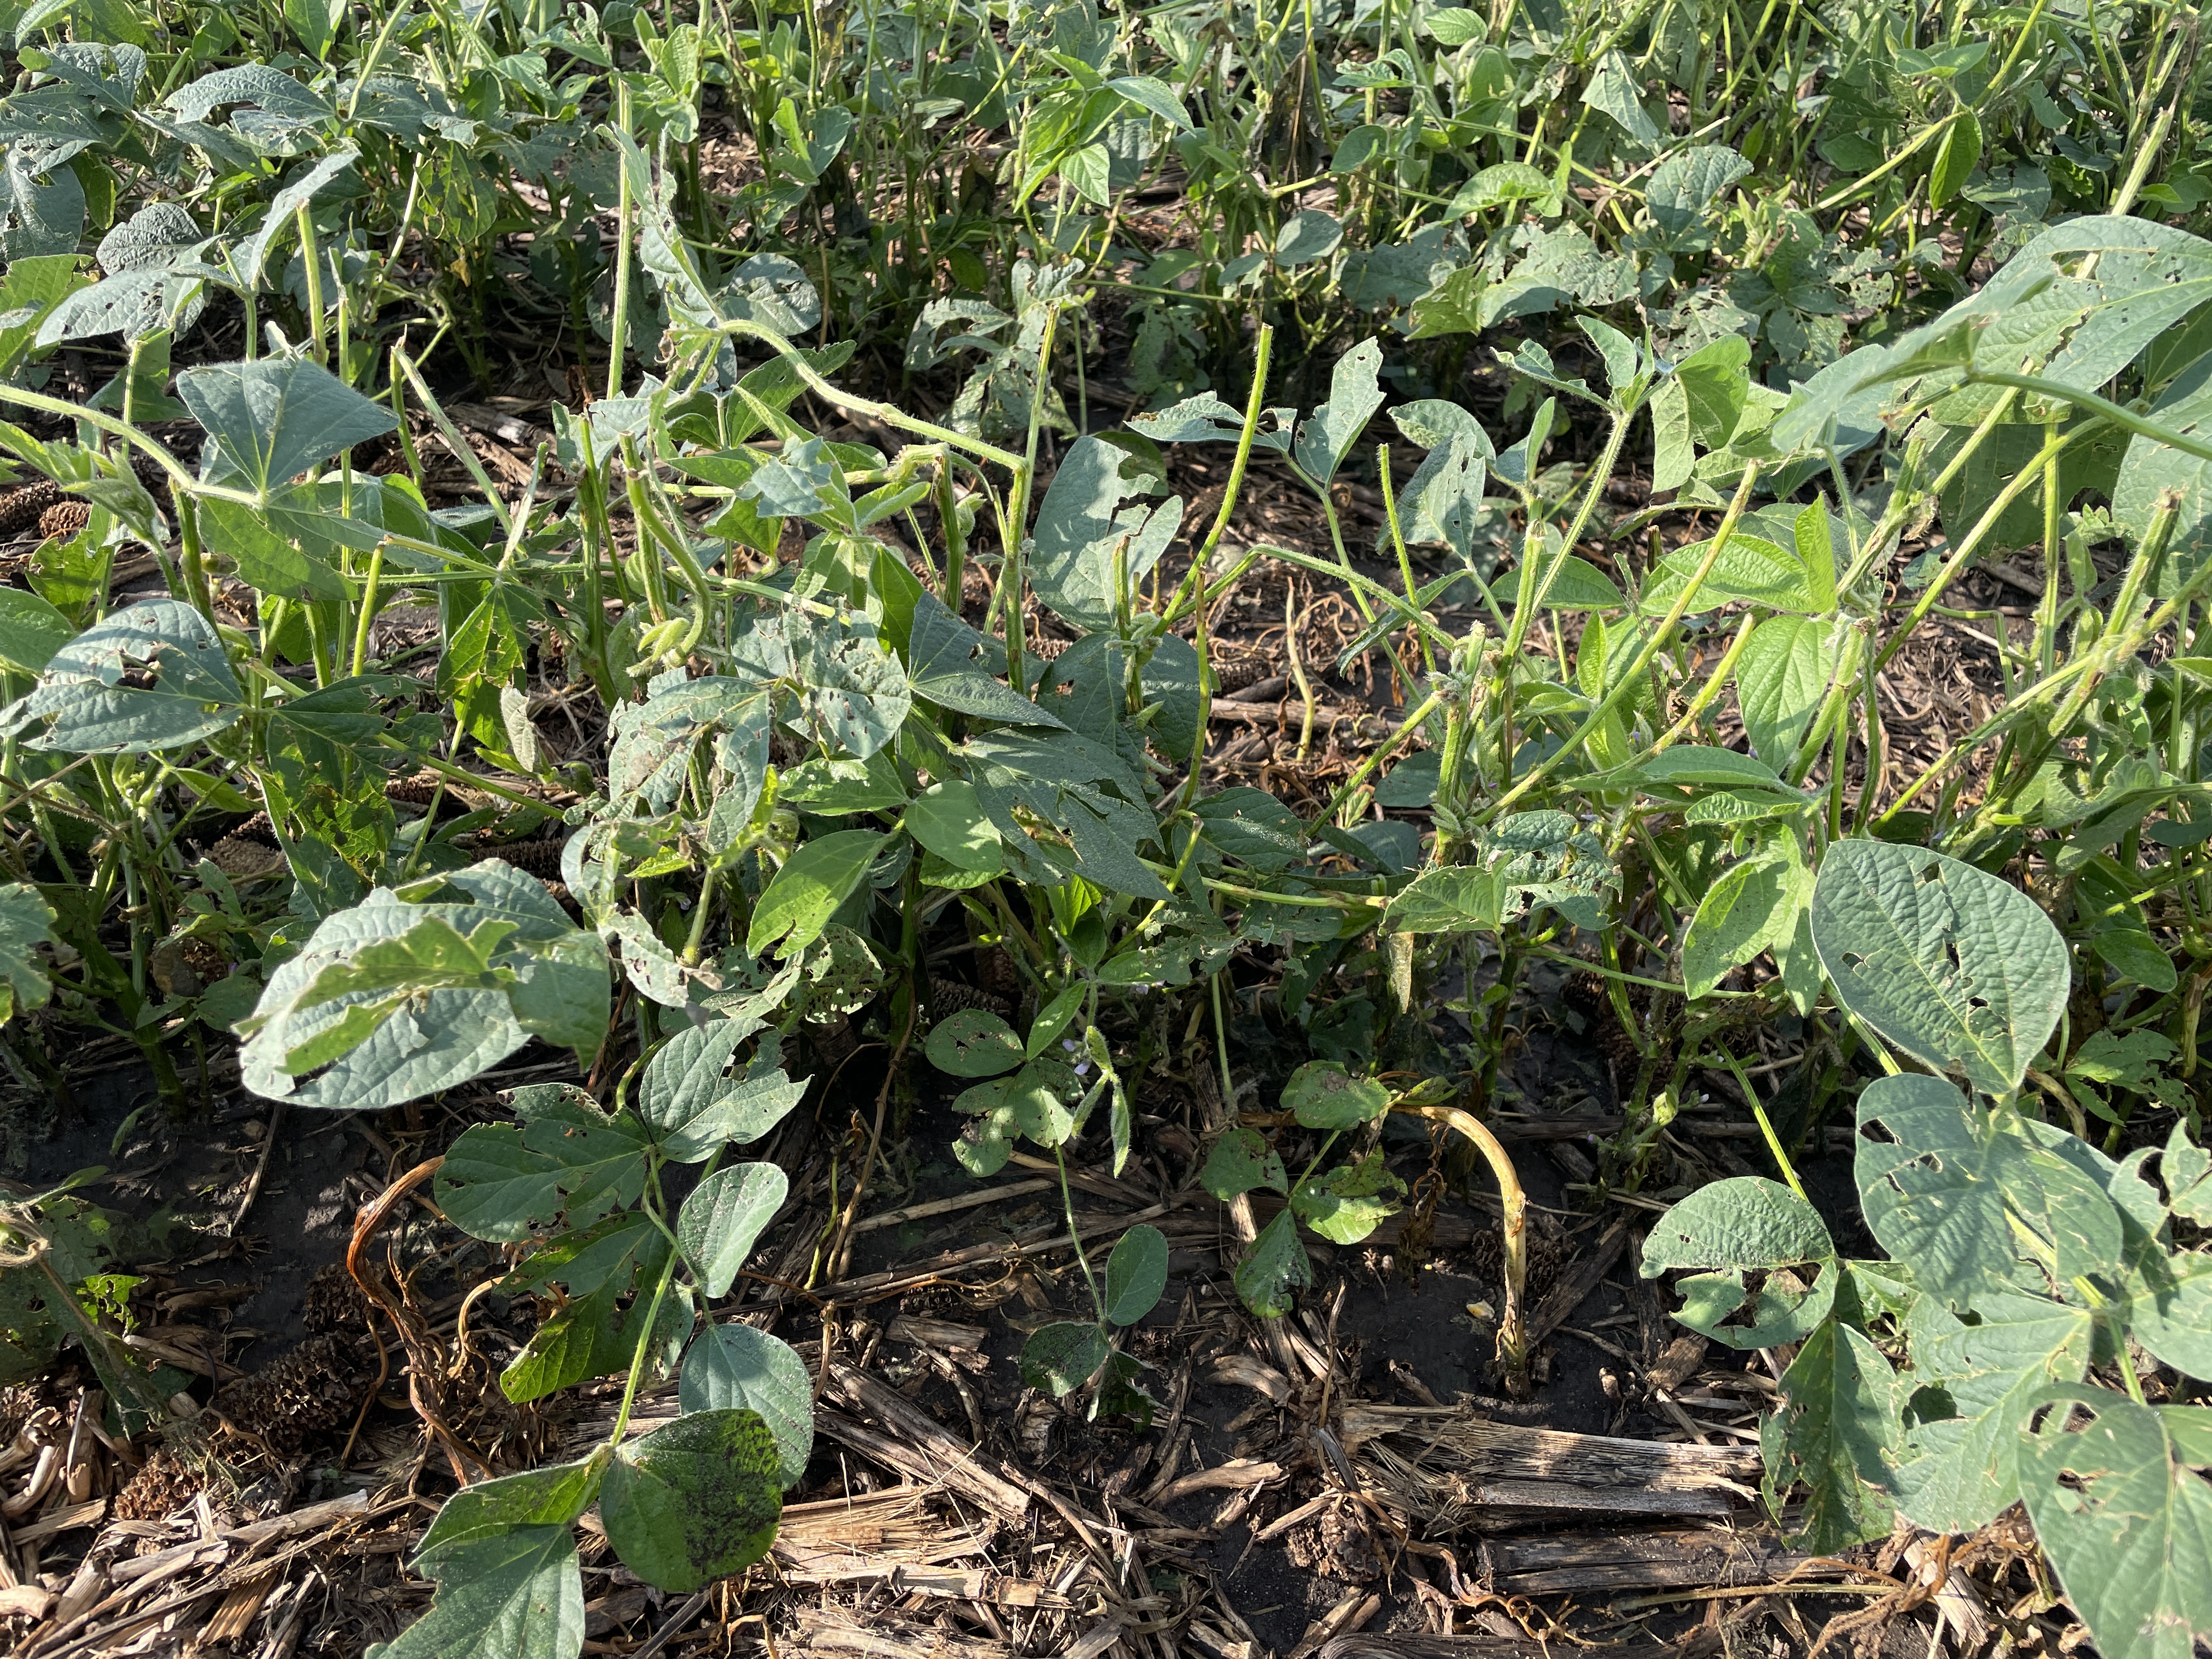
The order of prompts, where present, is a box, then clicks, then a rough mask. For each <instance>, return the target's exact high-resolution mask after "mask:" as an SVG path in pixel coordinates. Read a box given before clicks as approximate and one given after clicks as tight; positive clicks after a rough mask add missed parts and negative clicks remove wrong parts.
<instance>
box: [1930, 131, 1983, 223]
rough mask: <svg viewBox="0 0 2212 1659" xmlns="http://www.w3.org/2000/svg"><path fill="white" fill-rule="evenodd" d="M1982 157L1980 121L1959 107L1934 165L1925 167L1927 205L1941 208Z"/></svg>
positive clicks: (1958, 188)
mask: <svg viewBox="0 0 2212 1659" xmlns="http://www.w3.org/2000/svg"><path fill="white" fill-rule="evenodd" d="M1981 159H1982V124H1981V123H1980V122H1979V121H1978V120H1976V119H1975V118H1974V112H1973V111H1972V110H1961V111H1960V112H1959V114H1958V116H1957V118H1955V119H1954V120H1953V121H1952V123H1951V127H1950V131H1948V132H1946V133H1945V134H1944V135H1943V142H1942V144H1941V145H1939V146H1938V147H1937V149H1936V164H1935V165H1934V166H1933V167H1929V169H1928V205H1929V206H1930V207H1934V208H1940V207H1942V206H1943V205H1945V204H1947V203H1948V202H1949V201H1950V199H1951V198H1952V197H1954V196H1956V195H1957V194H1958V193H1959V191H1960V189H1961V188H1962V187H1963V186H1964V185H1965V184H1966V179H1967V177H1968V176H1969V175H1970V174H1971V173H1972V172H1973V170H1974V168H1975V167H1977V166H1978V164H1979V163H1980V161H1981Z"/></svg>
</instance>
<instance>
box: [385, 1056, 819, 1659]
mask: <svg viewBox="0 0 2212 1659" xmlns="http://www.w3.org/2000/svg"><path fill="white" fill-rule="evenodd" d="M761 1030H762V1023H761V1021H760V1020H759V1019H757V1018H751V1017H747V1018H725V1019H715V1020H711V1021H709V1022H708V1023H707V1024H703V1025H699V1026H695V1027H690V1028H688V1029H686V1030H682V1031H679V1032H678V1034H677V1035H676V1036H673V1037H671V1038H670V1039H669V1040H668V1041H667V1042H665V1043H664V1044H663V1045H662V1046H661V1047H660V1048H659V1049H658V1050H657V1051H655V1052H654V1054H653V1056H652V1058H651V1059H650V1060H647V1063H646V1066H645V1068H644V1071H643V1073H641V1076H640V1078H639V1080H638V1093H637V1102H636V1104H635V1107H631V1106H617V1109H616V1110H615V1111H613V1112H612V1113H608V1112H604V1111H602V1110H601V1109H599V1106H598V1104H597V1103H595V1102H594V1101H593V1100H592V1098H591V1097H590V1096H588V1095H586V1093H585V1092H584V1091H582V1090H580V1089H576V1088H574V1087H571V1086H568V1085H560V1084H549V1085H539V1086H537V1087H532V1088H527V1089H522V1090H518V1091H516V1092H515V1094H514V1096H513V1102H512V1104H513V1110H514V1115H515V1119H516V1121H515V1122H513V1123H512V1124H478V1125H477V1126H476V1127H473V1128H471V1129H469V1130H467V1131H466V1132H465V1133H463V1134H462V1136H461V1137H460V1139H458V1140H457V1141H455V1142H454V1143H453V1148H452V1150H451V1151H450V1152H447V1155H446V1158H445V1160H444V1162H443V1163H442V1164H441V1166H440V1168H439V1170H438V1173H437V1177H436V1188H435V1191H436V1194H437V1198H438V1202H439V1204H440V1206H441V1207H442V1208H443V1209H444V1211H445V1212H446V1214H447V1218H449V1219H451V1220H452V1221H453V1223H454V1225H457V1226H459V1227H460V1228H461V1229H462V1230H463V1231H465V1232H467V1233H469V1234H471V1235H472V1236H473V1237H477V1238H481V1239H484V1240H487V1241H489V1242H491V1243H498V1244H503V1245H511V1246H521V1247H525V1248H526V1250H527V1252H528V1253H527V1254H526V1255H523V1256H522V1258H521V1260H520V1262H519V1263H518V1264H517V1265H516V1267H514V1268H513V1271H512V1272H511V1273H509V1274H508V1275H507V1277H506V1278H505V1279H501V1280H500V1281H498V1284H499V1285H500V1288H501V1289H502V1290H503V1291H507V1292H509V1293H511V1294H520V1293H522V1292H525V1291H529V1292H534V1293H536V1294H538V1295H539V1296H541V1297H545V1298H547V1299H548V1300H549V1301H550V1302H552V1303H554V1304H556V1309H557V1310H556V1311H555V1312H554V1313H553V1314H552V1315H551V1316H550V1317H548V1318H547V1319H546V1320H545V1322H544V1323H543V1324H542V1325H540V1326H539V1327H538V1331H537V1333H536V1334H535V1335H533V1336H532V1339H531V1340H530V1342H529V1343H528V1345H527V1346H526V1347H525V1348H524V1349H523V1351H522V1352H520V1353H519V1354H517V1355H516V1356H515V1357H514V1358H513V1360H512V1361H510V1362H509V1364H507V1369H506V1370H504V1371H503V1372H502V1373H501V1376H500V1386H501V1389H502V1390H503V1391H504V1392H505V1394H506V1395H507V1398H508V1399H510V1400H513V1401H518V1402H519V1401H528V1400H538V1399H542V1398H543V1397H544V1396H545V1395H549V1394H552V1393H554V1392H556V1390H559V1389H565V1388H568V1387H570V1386H572V1385H573V1384H574V1383H580V1382H584V1381H586V1380H587V1379H589V1378H591V1377H594V1376H610V1375H623V1374H625V1373H626V1374H627V1376H628V1386H627V1388H626V1389H625V1392H624V1394H623V1404H622V1409H621V1413H620V1416H619V1417H618V1419H617V1422H616V1425H615V1427H614V1430H613V1431H612V1433H611V1435H610V1436H609V1437H608V1440H607V1443H605V1444H604V1445H602V1446H600V1447H599V1448H598V1449H595V1450H593V1451H592V1452H591V1453H590V1454H589V1455H586V1456H585V1457H583V1458H580V1459H578V1460H576V1461H574V1462H567V1463H561V1464H555V1465H550V1466H547V1467H544V1468H535V1469H531V1470H528V1471H526V1472H525V1473H522V1474H511V1475H505V1476H501V1477H500V1478H498V1479H496V1480H485V1481H481V1482H478V1483H477V1484H475V1485H471V1486H464V1487H463V1488H462V1489H461V1490H460V1491H459V1492H456V1493H454V1495H453V1497H452V1498H448V1499H447V1501H446V1504H445V1505H444V1507H443V1508H441V1510H439V1512H438V1516H437V1518H436V1519H435V1521H434V1522H432V1523H431V1525H430V1528H429V1530H428V1532H427V1533H426V1534H424V1536H423V1539H422V1543H421V1544H420V1545H419V1546H418V1547H417V1548H416V1553H415V1556H414V1559H413V1561H412V1563H411V1565H412V1566H413V1567H414V1570H415V1571H417V1572H420V1573H422V1574H423V1575H425V1576H426V1577H430V1578H434V1579H435V1580H437V1581H438V1584H439V1589H438V1593H437V1595H436V1598H435V1600H434V1601H433V1602H432V1603H431V1607H430V1610H429V1612H428V1613H425V1614H424V1615H423V1616H422V1619H421V1620H418V1621H417V1622H416V1623H415V1624H413V1625H411V1626H409V1627H408V1629H407V1630H406V1631H405V1632H404V1633H403V1634H402V1635H401V1636H400V1637H399V1638H398V1639H397V1640H396V1641H393V1642H391V1643H388V1644H385V1645H384V1646H382V1647H381V1648H378V1649H374V1650H372V1651H373V1652H375V1653H379V1654H382V1655H386V1656H390V1659H411V1656H417V1655H422V1656H428V1655H435V1656H440V1659H451V1656H457V1655H481V1656H483V1659H493V1656H498V1659H513V1656H516V1655H526V1656H531V1659H574V1656H576V1655H577V1654H579V1653H580V1651H581V1650H582V1647H583V1640H584V1613H583V1579H582V1575H581V1568H580V1565H579V1563H578V1560H577V1556H576V1545H575V1537H574V1523H575V1522H576V1521H577V1520H578V1518H579V1517H580V1516H582V1515H583V1513H584V1511H585V1510H587V1509H589V1508H591V1507H592V1504H594V1503H596V1504H598V1505H599V1523H600V1526H601V1527H602V1528H603V1529H604V1530H605V1534H606V1537H607V1540H608V1541H609V1542H610V1543H611V1544H612V1545H613V1547H614V1549H615V1553H617V1555H618V1556H619V1557H620V1558H621V1559H622V1561H623V1565H625V1566H627V1567H628V1568H629V1570H630V1571H632V1572H635V1574H636V1575H637V1576H638V1577H640V1578H642V1579H643V1580H645V1582H646V1583H649V1584H652V1585H653V1586H654V1587H655V1588H657V1589H664V1590H668V1591H671V1592H683V1591H688V1590H692V1589H698V1588H699V1587H700V1586H702V1585H703V1584H706V1583H710V1582H712V1581H713V1580H714V1579H716V1578H719V1577H724V1576H725V1575H726V1574H729V1573H732V1572H735V1571H739V1570H740V1569H741V1568H744V1567H745V1566H747V1565H750V1564H751V1563H752V1562H754V1561H757V1560H758V1559H760V1558H761V1557H762V1556H763V1555H764V1554H766V1553H767V1552H768V1548H769V1545H770V1544H771V1543H772V1542H773V1541H774V1540H775V1530H776V1522H777V1517H778V1516H779V1514H780V1513H781V1507H782V1497H781V1494H782V1492H784V1490H785V1489H786V1488H787V1487H788V1486H793V1485H794V1484H795V1483H796V1482H797V1481H798V1480H799V1479H800V1478H801V1476H802V1475H803V1474H805V1468H806V1460H807V1456H808V1454H809V1452H810V1451H811V1449H812V1446H813V1441H814V1425H813V1385H812V1381H811V1378H810V1377H809V1376H808V1375H807V1373H806V1368H805V1365H804V1364H801V1363H800V1361H799V1357H798V1355H796V1354H794V1353H793V1352H792V1351H791V1349H790V1348H789V1347H788V1346H786V1345H785V1344H784V1343H782V1342H781V1341H779V1340H776V1339H775V1337H772V1336H769V1335H766V1334H763V1333H762V1332H759V1331H757V1330H755V1329H753V1328H751V1327H750V1326H748V1325H744V1324H741V1323H736V1322H728V1323H716V1322H714V1320H713V1319H712V1317H711V1316H709V1317H708V1321H707V1323H706V1324H705V1326H704V1328H702V1329H701V1330H700V1331H699V1332H698V1334H696V1336H695V1335H694V1334H693V1328H694V1326H695V1324H696V1322H697V1321H698V1318H699V1316H700V1315H701V1314H702V1312H704V1311H705V1310H706V1304H708V1303H710V1302H711V1301H713V1300H714V1298H717V1297H721V1296H724V1295H726V1293H727V1292H728V1291H729V1290H730V1287H731V1285H732V1284H733V1283H734V1282H735V1281H736V1279H737V1276H738V1273H739V1271H740V1270H741V1268H742V1267H743V1266H744V1261H745V1259H746V1257H747V1256H748V1255H750V1253H751V1251H752V1247H753V1244H754V1243H755V1241H756V1240H757V1239H758V1238H759V1237H760V1235H761V1232H762V1231H763V1229H764V1228H765V1227H767V1226H768V1225H769V1222H770V1221H771V1220H773V1219H774V1218H775V1215H776V1213H777V1212H778V1211H779V1210H780V1209H781V1206H782V1204H783V1200H784V1196H785V1182H784V1175H783V1171H782V1170H780V1169H778V1168H777V1167H776V1166H775V1164H740V1163H726V1162H725V1161H724V1160H725V1158H726V1154H727V1153H728V1152H729V1150H730V1149H731V1148H732V1147H733V1146H746V1145H749V1144H750V1143H751V1142H754V1141H756V1140H758V1139H760V1138H761V1137H762V1136H763V1135H765V1134H767V1133H769V1131H770V1130H771V1129H773V1128H774V1127H775V1126H776V1125H777V1124H778V1123H779V1122H781V1121H782V1119H783V1117H784V1115H785V1114H787V1112H789V1111H790V1110H791V1109H792V1108H793V1106H795V1105H797V1104H798V1103H799V1097H800V1096H801V1095H802V1094H803V1093H804V1092H805V1085H804V1084H799V1083H793V1082H792V1081H790V1080H789V1079H787V1078H786V1077H785V1075H784V1073H783V1072H782V1070H781V1067H780V1066H777V1064H776V1062H775V1052H776V1044H775V1041H774V1039H773V1038H772V1037H771V1038H765V1039H763V1041H762V1042H760V1043H759V1045H758V1048H757V1052H756V1054H754V1055H753V1057H752V1058H751V1059H750V1060H740V1059H739V1058H738V1048H739V1047H740V1046H741V1045H742V1044H744V1042H746V1041H747V1040H748V1039H750V1038H751V1037H753V1036H756V1035H757V1034H758V1033H759V1032H760V1031H761ZM690 1166H703V1168H702V1173H701V1174H700V1176H699V1177H698V1179H697V1181H696V1184H695V1185H693V1187H692V1188H691V1191H690V1195H689V1196H688V1197H686V1198H685V1199H684V1200H683V1202H682V1204H681V1205H680V1206H674V1207H673V1209H672V1210H671V1206H669V1204H668V1202H667V1200H665V1197H664V1195H663V1188H664V1183H665V1182H666V1181H667V1180H668V1179H669V1178H671V1176H674V1175H675V1173H676V1172H677V1171H678V1170H682V1169H684V1168H687V1167H690ZM671 1372H673V1373H676V1374H677V1375H678V1396H677V1397H678V1404H679V1405H680V1407H681V1408H682V1415H680V1416H679V1417H678V1418H677V1419H675V1420H674V1421H673V1422H671V1423H666V1424H664V1425H660V1426H659V1427H657V1428H655V1429H653V1430H651V1431H648V1432H647V1433H645V1434H642V1435H640V1436H638V1437H636V1438H635V1439H625V1438H624V1430H625V1428H626V1427H627V1425H628V1423H629V1413H630V1408H631V1406H632V1403H633V1402H634V1401H635V1395H636V1392H637V1389H639V1388H640V1387H641V1386H643V1385H646V1384H647V1383H653V1382H657V1381H659V1380H660V1379H661V1378H663V1377H665V1376H668V1375H670V1374H671Z"/></svg>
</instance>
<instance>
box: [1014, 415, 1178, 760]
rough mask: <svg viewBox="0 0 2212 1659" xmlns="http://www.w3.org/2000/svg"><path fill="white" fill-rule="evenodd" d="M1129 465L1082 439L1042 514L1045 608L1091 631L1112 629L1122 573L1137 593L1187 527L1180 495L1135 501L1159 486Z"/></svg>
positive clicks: (1040, 583)
mask: <svg viewBox="0 0 2212 1659" xmlns="http://www.w3.org/2000/svg"><path fill="white" fill-rule="evenodd" d="M1130 460H1131V458H1130V455H1129V452H1128V451H1127V450H1126V449H1121V448H1119V447H1115V445H1113V444H1110V443H1108V442H1107V441H1105V440H1104V439H1103V438H1095V437H1087V436H1086V437H1082V438H1079V439H1077V440H1076V441H1075V442H1074V443H1073V445H1071V446H1070V447H1068V450H1067V453H1066V455H1064V456H1063V457H1062V458H1061V459H1060V471H1057V472H1055V473H1054V475H1053V479H1052V485H1051V488H1049V489H1047V490H1046V491H1045V497H1044V504H1043V505H1042V507H1039V508H1038V509H1037V519H1036V547H1035V549H1034V550H1033V551H1032V553H1031V555H1030V565H1029V575H1030V586H1032V587H1034V588H1035V589H1036V595H1037V598H1038V599H1041V600H1042V601H1043V602H1044V604H1046V605H1048V606H1050V607H1051V608H1052V609H1053V610H1054V611H1056V612H1058V613H1059V614H1060V616H1063V617H1066V618H1067V619H1068V620H1069V621H1070V622H1073V623H1078V624H1079V625H1080V626H1082V627H1084V628H1088V629H1102V628H1110V627H1111V626H1112V625H1113V623H1114V617H1115V605H1116V601H1117V599H1118V595H1117V594H1116V592H1115V572H1116V569H1117V568H1118V569H1119V571H1120V574H1121V579H1122V580H1125V581H1126V582H1127V583H1128V584H1130V585H1131V586H1134V585H1135V584H1136V582H1137V581H1138V580H1139V579H1141V578H1142V577H1144V576H1145V575H1146V574H1149V573H1150V572H1151V570H1152V567H1153V566H1154V565H1156V564H1158V562H1159V561H1160V557H1161V556H1162V555H1163V554H1164V553H1165V552H1166V551H1167V550H1168V546H1169V544H1170V543H1171V542H1173V541H1174V540H1175V538H1176V533H1177V532H1179V531H1180V530H1181V529H1182V512H1183V503H1182V497H1181V496H1179V495H1177V496H1170V498H1169V499H1168V500H1167V501H1164V502H1162V503H1160V504H1159V505H1158V506H1156V507H1155V506H1146V505H1145V504H1144V503H1143V502H1142V501H1139V500H1136V499H1134V498H1137V497H1141V496H1144V495H1151V494H1152V493H1153V491H1154V489H1155V487H1156V486H1155V481H1154V478H1153V477H1152V476H1146V475H1137V476H1133V475H1132V469H1131V465H1130ZM1125 502H1127V503H1129V504H1128V505H1126V506H1125V505H1124V503H1125ZM1117 547H1119V548H1120V549H1121V552H1120V554H1119V557H1118V563H1117V558H1116V554H1115V549H1116V548H1117ZM1012 695H1013V694H1012V692H1011V691H1008V692H1007V696H1010V697H1011V696H1012ZM1001 718H1003V717H1001Z"/></svg>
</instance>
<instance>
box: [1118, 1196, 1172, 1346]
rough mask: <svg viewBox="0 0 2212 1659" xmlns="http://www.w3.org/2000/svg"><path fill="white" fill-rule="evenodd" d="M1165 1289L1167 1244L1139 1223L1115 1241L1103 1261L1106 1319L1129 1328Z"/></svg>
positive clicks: (1166, 1279) (1157, 1300)
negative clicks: (1111, 1252) (1111, 1251)
mask: <svg viewBox="0 0 2212 1659" xmlns="http://www.w3.org/2000/svg"><path fill="white" fill-rule="evenodd" d="M1167 1286H1168V1241H1167V1239H1166V1237H1165V1236H1164V1235H1163V1234H1162V1233H1161V1231H1160V1230H1159V1229H1158V1227H1153V1226H1148V1225H1145V1224H1144V1223H1142V1222H1139V1224H1138V1225H1136V1226H1133V1227H1132V1228H1130V1229H1129V1231H1127V1232H1126V1233H1123V1234H1122V1235H1121V1237H1120V1238H1119V1239H1117V1240H1115V1244H1114V1253H1113V1254H1112V1255H1109V1256H1108V1257H1107V1258H1106V1317H1107V1318H1108V1319H1109V1320H1111V1321H1112V1322H1114V1323H1115V1324H1116V1325H1133V1324H1135V1323H1136V1322H1138V1321H1139V1320H1140V1319H1142V1318H1143V1317H1144V1316H1146V1314H1148V1313H1150V1312H1152V1310H1153V1309H1154V1308H1155V1307H1156V1306H1158V1304H1159V1299H1160V1292H1161V1291H1164V1290H1165V1289H1167Z"/></svg>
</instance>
